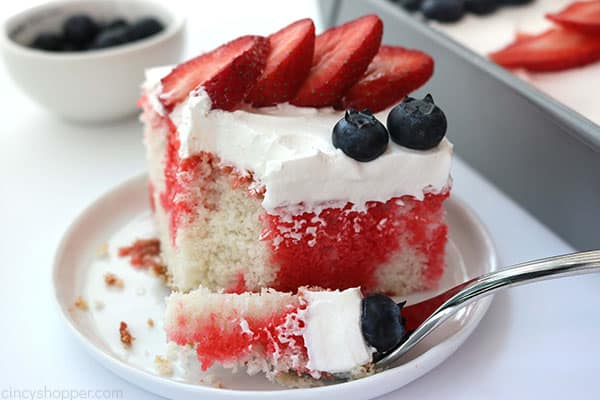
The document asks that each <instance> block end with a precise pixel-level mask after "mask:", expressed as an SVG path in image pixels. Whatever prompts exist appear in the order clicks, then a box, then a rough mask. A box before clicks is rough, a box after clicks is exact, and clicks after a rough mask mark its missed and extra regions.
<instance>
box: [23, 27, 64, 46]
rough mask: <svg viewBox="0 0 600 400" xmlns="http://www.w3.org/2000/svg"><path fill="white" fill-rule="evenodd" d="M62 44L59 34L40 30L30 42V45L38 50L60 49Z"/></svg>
mask: <svg viewBox="0 0 600 400" xmlns="http://www.w3.org/2000/svg"><path fill="white" fill-rule="evenodd" d="M63 46H64V40H63V38H62V37H61V36H60V35H57V34H54V33H47V32H42V33H40V34H39V35H37V36H36V38H35V39H34V40H33V42H31V45H30V47H33V48H34V49H38V50H46V51H61V50H62V49H63Z"/></svg>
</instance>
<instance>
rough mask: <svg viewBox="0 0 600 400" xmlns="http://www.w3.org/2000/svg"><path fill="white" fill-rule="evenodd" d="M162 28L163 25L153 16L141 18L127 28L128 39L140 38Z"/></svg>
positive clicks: (155, 32)
mask: <svg viewBox="0 0 600 400" xmlns="http://www.w3.org/2000/svg"><path fill="white" fill-rule="evenodd" d="M162 30H163V25H162V24H161V23H160V22H159V21H158V20H156V19H155V18H142V19H140V20H139V21H136V22H135V23H133V24H132V25H131V27H130V28H129V40H131V41H134V40H140V39H144V38H147V37H148V36H152V35H154V34H157V33H158V32H160V31H162Z"/></svg>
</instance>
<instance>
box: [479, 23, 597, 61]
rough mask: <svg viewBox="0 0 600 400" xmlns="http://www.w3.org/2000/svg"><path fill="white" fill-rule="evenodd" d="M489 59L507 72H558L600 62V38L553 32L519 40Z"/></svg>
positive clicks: (562, 31) (558, 29)
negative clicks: (513, 69) (520, 70)
mask: <svg viewBox="0 0 600 400" xmlns="http://www.w3.org/2000/svg"><path fill="white" fill-rule="evenodd" d="M490 58H491V59H492V60H493V61H495V62H497V63H498V64H500V65H502V66H503V67H506V68H525V69H528V70H530V71H561V70H564V69H570V68H575V67H580V66H582V65H585V64H589V63H592V62H594V61H597V60H600V36H590V35H585V34H582V33H580V32H577V31H573V30H570V29H561V28H555V29H550V30H548V31H546V32H544V33H541V34H539V35H531V36H530V37H527V36H521V37H520V38H519V39H518V40H516V41H515V42H514V43H512V44H510V45H508V46H507V47H505V48H504V49H502V50H499V51H497V52H495V53H492V54H490Z"/></svg>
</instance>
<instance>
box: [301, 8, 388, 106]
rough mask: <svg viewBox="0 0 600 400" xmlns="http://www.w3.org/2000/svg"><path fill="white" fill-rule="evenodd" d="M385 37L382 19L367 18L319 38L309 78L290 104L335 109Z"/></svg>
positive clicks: (335, 29) (345, 25)
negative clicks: (334, 106) (333, 106)
mask: <svg viewBox="0 0 600 400" xmlns="http://www.w3.org/2000/svg"><path fill="white" fill-rule="evenodd" d="M382 35H383V23H382V22H381V19H379V17H378V16H376V15H367V16H364V17H361V18H358V19H356V20H353V21H350V22H347V23H345V24H343V25H340V26H337V27H334V28H331V29H328V30H327V31H325V32H323V33H322V34H320V35H319V36H317V38H316V41H315V52H314V55H313V59H312V68H311V70H310V74H309V75H308V78H307V79H306V80H305V81H304V84H303V85H302V86H301V87H300V90H299V91H298V93H297V94H296V96H295V97H294V99H293V100H292V101H291V103H292V104H294V105H296V106H300V107H326V106H332V105H334V104H335V103H336V102H337V101H338V100H339V99H340V98H341V97H342V96H343V94H344V93H345V92H346V91H347V90H348V89H349V88H350V87H351V86H352V85H354V83H356V82H357V81H358V80H359V79H360V77H361V76H362V74H363V73H364V72H365V70H366V69H367V67H368V65H369V63H370V62H371V60H372V59H373V57H375V54H377V51H378V50H379V45H380V44H381V37H382Z"/></svg>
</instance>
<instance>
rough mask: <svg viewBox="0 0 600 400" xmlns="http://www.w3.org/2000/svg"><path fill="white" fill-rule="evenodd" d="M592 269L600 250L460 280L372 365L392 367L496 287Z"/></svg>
mask: <svg viewBox="0 0 600 400" xmlns="http://www.w3.org/2000/svg"><path fill="white" fill-rule="evenodd" d="M593 272H600V250H592V251H584V252H578V253H572V254H565V255H562V256H556V257H549V258H544V259H541V260H535V261H529V262H526V263H522V264H517V265H515V266H512V267H508V268H505V269H501V270H498V271H495V272H490V273H487V274H485V275H481V276H480V277H478V278H475V279H472V280H470V281H468V282H467V283H466V284H465V283H462V284H460V285H457V286H455V287H454V288H452V289H450V290H448V291H446V292H445V293H443V294H442V295H440V297H442V296H444V294H450V293H452V292H453V291H454V292H456V293H455V294H454V295H452V296H451V297H450V298H449V299H448V300H446V301H445V302H444V303H443V304H442V305H441V306H440V307H439V308H437V310H435V311H434V312H433V313H432V314H431V315H430V316H429V317H428V318H427V319H425V320H424V321H423V323H422V324H420V325H419V326H418V327H417V328H416V329H415V330H414V331H413V332H412V333H411V334H410V336H409V337H408V338H407V339H406V340H405V341H404V342H402V344H401V345H400V346H398V347H397V348H396V349H394V350H393V351H391V352H389V353H387V354H385V355H384V356H383V358H381V359H380V360H379V361H377V362H376V363H375V365H376V366H377V368H386V367H390V366H392V364H393V363H394V362H396V361H397V360H398V359H399V358H400V357H402V356H403V355H404V354H406V353H407V352H408V351H409V350H410V349H412V348H413V347H414V346H415V345H416V344H417V343H419V342H420V341H421V340H423V338H425V337H426V336H427V335H428V334H429V333H431V331H433V330H434V329H435V328H437V327H438V326H439V325H440V324H441V323H442V322H444V321H445V320H447V319H448V318H449V317H450V316H452V315H453V314H454V313H455V312H456V311H458V310H459V309H461V308H463V307H465V306H466V305H468V304H471V303H473V302H474V301H476V300H479V299H481V298H482V297H485V296H489V295H490V294H492V293H495V292H497V291H498V290H500V289H505V288H509V287H514V286H519V285H524V284H527V283H533V282H539V281H544V280H547V279H555V278H563V277H567V276H575V275H582V274H589V273H593ZM457 290H458V291H457Z"/></svg>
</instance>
